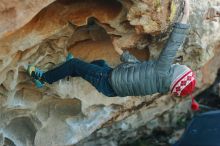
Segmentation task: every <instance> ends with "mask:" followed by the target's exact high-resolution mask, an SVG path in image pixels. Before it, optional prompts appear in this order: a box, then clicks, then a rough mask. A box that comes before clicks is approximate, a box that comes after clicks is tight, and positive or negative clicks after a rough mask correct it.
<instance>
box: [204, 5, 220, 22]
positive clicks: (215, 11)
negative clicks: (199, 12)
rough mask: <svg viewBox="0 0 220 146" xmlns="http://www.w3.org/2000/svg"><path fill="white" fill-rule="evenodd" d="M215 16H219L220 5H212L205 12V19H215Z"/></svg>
mask: <svg viewBox="0 0 220 146" xmlns="http://www.w3.org/2000/svg"><path fill="white" fill-rule="evenodd" d="M216 17H220V6H213V7H210V8H209V9H208V11H207V12H206V13H205V15H204V18H205V19H206V20H211V21H217V19H216Z"/></svg>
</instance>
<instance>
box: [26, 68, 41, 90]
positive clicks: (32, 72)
mask: <svg viewBox="0 0 220 146" xmlns="http://www.w3.org/2000/svg"><path fill="white" fill-rule="evenodd" d="M27 72H28V74H29V76H31V77H32V79H33V82H34V84H35V85H36V87H37V88H42V87H43V86H44V81H43V80H42V75H43V73H44V72H43V71H42V70H40V69H39V68H37V67H35V66H33V65H28V69H27Z"/></svg>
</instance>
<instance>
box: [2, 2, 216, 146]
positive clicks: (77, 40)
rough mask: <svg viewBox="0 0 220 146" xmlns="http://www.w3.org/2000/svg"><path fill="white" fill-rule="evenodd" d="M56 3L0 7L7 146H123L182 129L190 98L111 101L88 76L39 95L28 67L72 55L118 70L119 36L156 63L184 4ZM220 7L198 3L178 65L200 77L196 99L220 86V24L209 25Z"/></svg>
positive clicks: (4, 138)
mask: <svg viewBox="0 0 220 146" xmlns="http://www.w3.org/2000/svg"><path fill="white" fill-rule="evenodd" d="M52 2H53V1H52V0H51V1H28V0H26V1H13V2H12V3H9V2H8V1H6V0H3V1H2V2H0V11H1V12H2V13H1V14H0V17H1V19H0V24H1V26H2V27H1V29H0V48H1V49H0V101H1V102H0V103H1V104H0V108H1V112H0V117H1V118H0V129H1V131H0V133H1V134H0V143H1V145H3V144H5V145H17V146H29V145H30V146H31V145H36V146H58V145H72V144H76V145H88V146H93V145H118V144H122V143H125V142H129V141H132V140H135V139H136V138H138V137H139V136H141V135H142V134H146V135H149V134H151V132H152V130H153V129H155V128H158V127H161V128H166V127H171V126H173V127H175V125H176V123H177V121H178V118H179V117H182V116H184V115H185V114H186V113H187V112H188V106H189V101H188V99H187V98H185V99H179V98H174V97H171V95H163V96H162V95H160V94H155V95H152V96H145V97H125V98H120V97H114V98H109V97H105V96H103V95H102V94H100V93H98V92H97V91H96V90H95V89H94V87H92V86H91V85H90V84H89V83H87V82H86V81H84V80H83V79H81V78H70V79H63V80H61V81H59V82H56V83H54V84H53V85H46V87H44V88H42V89H37V88H35V87H34V85H33V83H32V82H31V79H30V78H29V77H28V75H27V73H26V71H25V69H26V67H27V64H29V63H31V64H36V65H37V66H38V67H40V68H42V69H43V70H45V71H46V70H48V69H51V68H53V67H55V66H57V65H58V64H60V63H62V62H63V61H65V55H66V54H67V51H70V52H72V53H73V54H74V56H75V57H77V58H81V59H83V60H85V61H92V60H94V59H105V60H107V61H108V62H109V64H110V65H111V66H112V67H114V66H116V65H117V64H119V63H120V61H119V56H118V55H117V53H116V52H115V51H114V50H113V46H112V43H111V42H112V41H111V38H112V36H114V37H118V40H117V41H118V42H119V44H120V45H121V47H123V48H126V49H128V50H129V51H130V52H132V53H133V54H134V55H135V56H137V57H138V58H139V59H140V60H145V59H156V58H157V57H158V55H159V53H160V51H161V49H162V48H163V46H164V44H165V42H166V40H167V36H168V34H169V33H168V32H169V29H170V26H171V25H172V24H173V22H174V21H175V20H177V19H178V18H179V17H178V16H179V15H181V8H182V1H179V0H175V1H171V0H164V1H155V0H148V1H147V0H142V1H141V0H121V1H116V0H108V1H105V0H59V1H55V2H53V3H52ZM198 3H200V4H199V5H198ZM215 4H217V0H207V1H204V0H199V2H198V0H191V4H190V5H191V8H192V12H191V16H190V23H191V31H190V35H189V37H188V38H187V40H186V43H185V44H184V47H183V49H181V50H180V51H179V52H178V57H177V59H176V61H177V62H179V63H184V64H187V65H189V66H191V67H192V68H193V69H194V70H195V71H196V72H197V79H198V84H197V91H196V92H195V94H197V93H199V92H201V91H202V90H204V89H205V88H207V87H208V86H209V85H210V84H211V83H212V82H213V81H214V79H215V76H216V72H217V70H218V68H219V67H220V63H219V61H218V57H219V51H218V50H219V41H220V36H219V35H220V29H219V28H220V23H219V22H207V21H204V20H203V19H202V14H203V13H204V12H205V10H206V9H207V8H208V5H215ZM47 5H48V6H47ZM14 10H16V11H14ZM13 11H14V12H13ZM13 13H14V15H13ZM24 24H25V25H24ZM177 115H178V116H177Z"/></svg>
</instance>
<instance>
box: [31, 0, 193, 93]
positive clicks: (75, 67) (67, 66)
mask: <svg viewBox="0 0 220 146" xmlns="http://www.w3.org/2000/svg"><path fill="white" fill-rule="evenodd" d="M184 3H185V6H184V11H183V15H182V19H181V20H180V21H179V22H177V23H175V25H174V27H173V30H172V33H171V35H170V37H169V40H168V42H167V44H166V46H165V47H164V49H163V51H162V53H161V54H160V56H159V59H158V60H155V61H143V62H141V61H139V60H137V59H136V58H135V57H134V56H133V55H131V54H129V52H128V51H125V52H123V50H122V49H121V48H120V47H118V45H117V42H116V41H113V45H114V48H115V50H116V51H117V52H118V53H119V54H120V59H121V61H122V62H123V63H122V64H120V65H118V66H116V67H115V68H111V67H109V66H108V64H107V63H106V62H105V61H104V60H95V61H92V62H90V63H87V62H84V61H82V60H80V59H77V58H74V57H73V56H71V54H69V55H68V56H67V61H66V62H65V63H63V64H62V65H60V66H58V67H56V68H54V69H52V70H49V71H47V72H43V71H42V70H40V69H39V68H37V67H35V66H33V65H29V67H28V74H29V75H30V76H31V77H32V78H33V80H34V82H35V84H36V86H37V87H43V86H44V84H45V82H46V83H49V84H52V83H53V82H56V81H58V80H60V79H63V78H65V77H67V76H72V77H82V78H83V79H85V80H87V81H88V82H89V83H91V84H92V85H93V86H94V87H95V88H96V89H97V90H98V91H99V92H101V93H103V94H104V95H106V96H109V97H114V96H121V97H124V96H141V95H150V94H154V93H158V92H159V93H167V92H168V91H169V90H171V93H173V94H175V95H177V96H186V95H189V94H190V93H191V92H193V90H194V87H195V74H194V73H193V72H192V70H191V69H190V68H188V67H187V66H185V65H179V64H172V63H173V61H174V58H175V55H176V52H177V50H178V48H179V47H180V46H181V44H182V43H183V41H184V39H185V37H186V35H187V32H188V29H189V25H188V24H187V20H188V17H189V0H184Z"/></svg>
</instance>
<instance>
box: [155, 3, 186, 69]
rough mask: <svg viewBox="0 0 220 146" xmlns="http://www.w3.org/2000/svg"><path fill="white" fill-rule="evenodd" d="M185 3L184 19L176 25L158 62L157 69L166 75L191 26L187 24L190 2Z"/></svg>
mask: <svg viewBox="0 0 220 146" xmlns="http://www.w3.org/2000/svg"><path fill="white" fill-rule="evenodd" d="M184 2H185V7H184V13H183V17H182V19H181V20H180V21H179V22H177V23H176V24H175V25H174V27H173V31H172V33H171V34H170V37H169V40H168V41H167V43H166V46H165V47H164V49H163V50H162V52H161V54H160V56H159V59H158V60H157V64H156V65H157V69H158V70H159V71H161V72H164V73H166V72H167V71H168V69H169V68H170V66H171V65H172V63H173V61H174V58H175V56H176V52H177V50H178V48H179V47H180V46H181V45H182V43H183V41H184V39H185V37H186V35H187V32H188V28H189V24H187V20H188V17H189V0H184Z"/></svg>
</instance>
